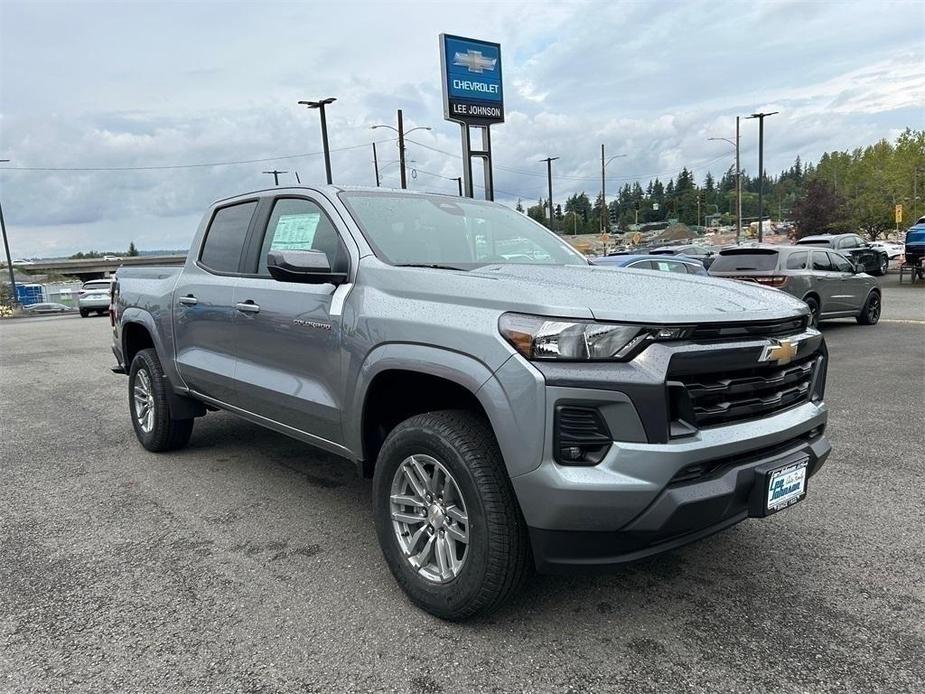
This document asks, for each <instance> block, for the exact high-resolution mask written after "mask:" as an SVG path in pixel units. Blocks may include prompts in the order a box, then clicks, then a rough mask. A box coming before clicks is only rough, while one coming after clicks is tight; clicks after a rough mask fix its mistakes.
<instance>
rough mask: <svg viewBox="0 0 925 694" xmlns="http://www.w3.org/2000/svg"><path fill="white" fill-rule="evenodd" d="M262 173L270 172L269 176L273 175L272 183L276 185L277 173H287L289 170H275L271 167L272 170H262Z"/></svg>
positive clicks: (277, 180)
mask: <svg viewBox="0 0 925 694" xmlns="http://www.w3.org/2000/svg"><path fill="white" fill-rule="evenodd" d="M263 173H265V174H270V175H271V176H273V185H274V186H278V185H279V175H280V174H284V173H289V172H288V171H277V170H276V169H273V170H272V171H264V172H263Z"/></svg>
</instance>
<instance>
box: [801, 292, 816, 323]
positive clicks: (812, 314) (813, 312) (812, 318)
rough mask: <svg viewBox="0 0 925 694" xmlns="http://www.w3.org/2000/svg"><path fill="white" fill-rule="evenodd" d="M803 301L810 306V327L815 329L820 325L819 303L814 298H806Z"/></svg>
mask: <svg viewBox="0 0 925 694" xmlns="http://www.w3.org/2000/svg"><path fill="white" fill-rule="evenodd" d="M803 301H804V302H805V303H806V305H807V306H809V327H811V328H815V327H816V326H818V325H819V302H818V301H817V300H816V299H815V297H812V296H808V297H806V298H805V299H803Z"/></svg>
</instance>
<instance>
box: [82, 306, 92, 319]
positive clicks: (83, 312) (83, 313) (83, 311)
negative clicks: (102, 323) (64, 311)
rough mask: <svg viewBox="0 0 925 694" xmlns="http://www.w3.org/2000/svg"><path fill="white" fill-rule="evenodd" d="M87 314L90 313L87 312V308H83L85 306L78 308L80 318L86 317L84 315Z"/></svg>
mask: <svg viewBox="0 0 925 694" xmlns="http://www.w3.org/2000/svg"><path fill="white" fill-rule="evenodd" d="M89 315H90V312H89V311H88V310H87V309H85V308H82V309H80V317H81V318H86V317H87V316H89Z"/></svg>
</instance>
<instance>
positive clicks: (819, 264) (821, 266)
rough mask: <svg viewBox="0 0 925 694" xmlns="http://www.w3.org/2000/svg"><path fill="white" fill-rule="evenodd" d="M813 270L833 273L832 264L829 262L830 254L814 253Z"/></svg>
mask: <svg viewBox="0 0 925 694" xmlns="http://www.w3.org/2000/svg"><path fill="white" fill-rule="evenodd" d="M813 270H817V271H819V272H831V271H832V263H831V261H830V260H829V254H828V253H826V252H825V251H813Z"/></svg>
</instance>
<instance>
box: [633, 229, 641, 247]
mask: <svg viewBox="0 0 925 694" xmlns="http://www.w3.org/2000/svg"><path fill="white" fill-rule="evenodd" d="M640 241H642V234H640V233H639V232H638V231H637V232H636V233H635V234H633V245H634V246H638V245H639V242H640Z"/></svg>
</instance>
